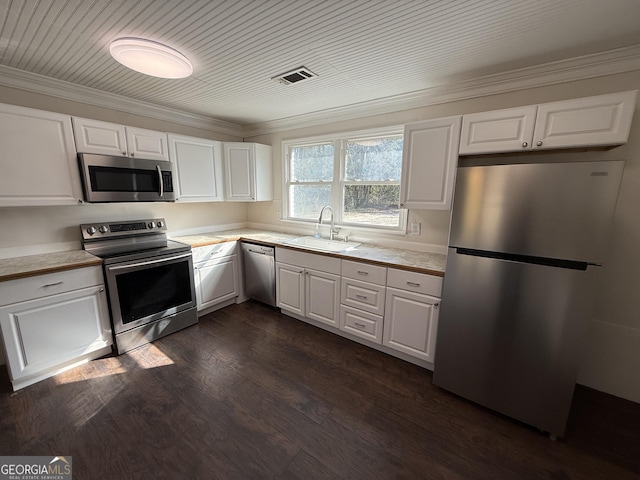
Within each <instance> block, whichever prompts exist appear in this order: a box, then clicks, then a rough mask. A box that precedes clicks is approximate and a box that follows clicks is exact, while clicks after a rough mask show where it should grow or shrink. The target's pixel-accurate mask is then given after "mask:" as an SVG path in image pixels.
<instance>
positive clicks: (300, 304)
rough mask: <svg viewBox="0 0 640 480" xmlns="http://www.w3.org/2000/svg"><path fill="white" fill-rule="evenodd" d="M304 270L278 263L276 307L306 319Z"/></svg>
mask: <svg viewBox="0 0 640 480" xmlns="http://www.w3.org/2000/svg"><path fill="white" fill-rule="evenodd" d="M304 272H305V270H304V268H300V267H296V266H293V265H288V264H286V263H279V262H276V305H277V306H278V307H280V308H283V309H285V310H289V311H291V312H293V313H297V314H298V315H300V316H302V317H304V316H305V308H304Z"/></svg>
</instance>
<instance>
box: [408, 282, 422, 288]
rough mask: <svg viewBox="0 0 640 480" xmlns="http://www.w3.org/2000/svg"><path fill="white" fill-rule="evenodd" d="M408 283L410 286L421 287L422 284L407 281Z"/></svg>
mask: <svg viewBox="0 0 640 480" xmlns="http://www.w3.org/2000/svg"><path fill="white" fill-rule="evenodd" d="M407 285H409V286H410V287H419V286H420V284H419V283H417V282H407Z"/></svg>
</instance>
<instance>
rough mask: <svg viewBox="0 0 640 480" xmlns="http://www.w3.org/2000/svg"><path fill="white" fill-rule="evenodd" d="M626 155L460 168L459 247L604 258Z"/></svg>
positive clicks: (454, 238)
mask: <svg viewBox="0 0 640 480" xmlns="http://www.w3.org/2000/svg"><path fill="white" fill-rule="evenodd" d="M623 168H624V161H608V162H572V163H538V164H517V165H490V166H480V167H460V168H458V174H457V179H456V188H455V197H454V205H453V215H452V220H451V237H450V240H449V244H450V245H451V246H453V247H465V248H470V249H476V250H486V251H494V252H507V253H513V254H519V255H530V256H537V257H546V258H560V259H567V260H577V261H584V262H591V263H602V256H603V254H604V250H605V246H606V242H607V237H608V231H609V228H610V225H611V221H612V219H613V212H614V210H615V205H616V200H617V197H618V189H619V186H620V180H621V178H622V171H623Z"/></svg>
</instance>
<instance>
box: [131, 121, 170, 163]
mask: <svg viewBox="0 0 640 480" xmlns="http://www.w3.org/2000/svg"><path fill="white" fill-rule="evenodd" d="M125 133H126V135H127V151H128V152H129V156H130V157H135V158H144V159H148V160H169V149H168V144H167V134H166V133H164V132H156V131H155V130H147V129H144V128H135V127H126V128H125Z"/></svg>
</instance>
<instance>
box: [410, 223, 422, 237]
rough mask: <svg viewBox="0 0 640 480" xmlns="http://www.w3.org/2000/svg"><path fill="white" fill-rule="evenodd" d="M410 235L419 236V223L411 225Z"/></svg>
mask: <svg viewBox="0 0 640 480" xmlns="http://www.w3.org/2000/svg"><path fill="white" fill-rule="evenodd" d="M411 235H420V222H412V223H411Z"/></svg>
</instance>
